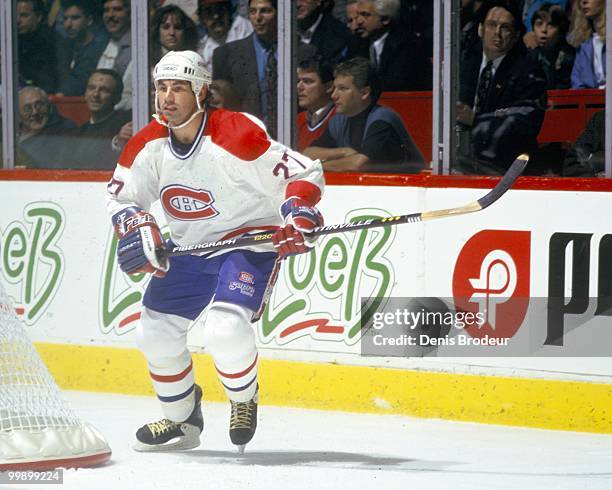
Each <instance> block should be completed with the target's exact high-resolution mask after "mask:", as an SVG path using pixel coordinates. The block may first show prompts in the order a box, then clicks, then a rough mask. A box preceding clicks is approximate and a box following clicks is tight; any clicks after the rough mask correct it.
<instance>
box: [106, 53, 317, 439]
mask: <svg viewBox="0 0 612 490" xmlns="http://www.w3.org/2000/svg"><path fill="white" fill-rule="evenodd" d="M153 78H154V83H155V108H156V114H155V121H152V122H151V123H150V124H149V125H147V126H146V127H145V128H144V129H142V130H141V131H139V132H138V133H136V134H135V135H134V136H133V137H132V138H131V139H130V141H129V142H128V143H127V145H126V146H125V148H124V150H123V152H122V154H121V156H120V157H119V162H118V164H117V168H116V170H115V172H114V174H113V177H112V179H111V181H110V182H109V184H108V209H109V212H110V214H111V216H112V221H113V225H114V227H115V230H116V233H117V235H118V238H119V243H118V246H117V257H118V262H119V265H120V267H121V269H122V270H123V271H124V272H126V273H128V274H136V273H143V272H149V273H152V275H153V277H152V278H151V281H150V282H149V285H148V287H147V291H146V293H145V295H144V298H143V308H142V314H141V321H140V328H139V336H138V344H139V347H140V349H141V350H142V352H143V353H144V355H145V357H146V359H147V363H148V368H149V373H150V376H151V380H152V383H153V387H154V389H155V392H156V393H157V397H158V399H159V401H160V402H161V407H162V411H163V413H164V416H165V418H164V419H162V420H160V421H159V422H153V423H149V424H146V425H144V426H143V427H141V428H140V429H139V430H138V431H137V433H136V438H137V445H136V446H135V449H136V450H139V451H155V450H168V449H190V448H194V447H197V446H198V445H199V444H200V433H201V432H202V428H203V420H202V412H201V408H200V400H201V398H202V390H201V388H200V387H199V386H198V385H196V384H195V379H194V372H193V365H192V361H191V355H190V353H189V351H188V350H187V345H186V343H187V332H188V330H189V327H190V324H191V322H192V321H194V320H195V319H196V318H198V317H199V316H200V314H201V313H202V311H203V310H204V308H206V307H207V313H206V317H205V320H203V321H202V323H203V335H204V342H205V345H206V348H207V350H208V352H209V353H210V354H211V355H212V357H213V360H214V364H215V367H216V371H217V374H218V377H219V380H220V382H221V383H222V385H223V388H224V389H225V392H226V394H227V396H228V398H229V399H230V402H231V416H230V430H229V432H230V439H231V441H232V443H234V444H236V445H237V446H238V447H239V449H241V450H243V449H244V445H245V444H246V443H248V442H249V441H250V440H251V438H252V437H253V435H254V433H255V428H256V425H257V403H258V383H257V348H256V346H255V335H254V332H253V330H252V327H251V323H252V322H254V321H256V320H257V318H258V315H259V314H261V311H262V310H263V306H265V297H266V294H267V293H268V292H269V289H270V288H271V287H272V286H273V280H271V278H273V277H275V274H274V271H275V270H276V269H277V267H278V265H279V263H280V262H279V259H283V258H285V257H286V256H288V255H293V254H297V253H303V252H307V251H308V250H309V249H310V248H311V247H312V246H313V243H311V242H310V241H309V240H308V239H307V236H306V235H307V234H308V233H310V232H312V231H313V230H314V228H315V227H317V226H321V225H322V217H321V215H320V213H319V212H318V210H317V209H316V207H315V205H316V204H317V202H318V201H319V199H320V196H321V193H322V190H323V186H324V182H323V171H322V168H321V165H320V162H318V161H312V160H310V159H308V158H306V157H304V156H302V155H300V154H298V153H296V152H294V151H292V150H290V149H289V148H287V147H285V146H283V145H281V144H280V143H278V142H276V141H273V140H271V139H269V137H268V134H267V133H266V130H265V128H264V127H263V124H262V123H261V122H260V121H259V120H257V119H256V118H254V117H252V116H249V115H247V114H244V113H238V112H231V111H227V110H223V109H216V110H214V109H211V108H209V107H208V106H207V103H206V99H207V95H208V90H209V84H210V81H211V80H210V74H209V72H208V71H207V70H206V68H205V66H204V61H203V59H202V57H201V56H200V55H199V54H197V53H195V52H193V51H179V52H176V51H171V52H169V53H168V54H166V55H165V56H164V57H163V58H162V59H161V60H160V62H159V63H158V64H157V65H156V67H155V70H154V72H153ZM157 200H159V201H160V202H161V208H162V210H163V214H164V218H165V221H166V222H167V224H168V228H169V232H170V239H169V242H168V243H169V246H170V247H171V246H172V245H179V246H182V245H192V244H198V243H201V242H203V241H213V242H217V241H221V240H226V239H229V238H230V237H231V238H236V237H240V236H242V235H245V234H248V233H253V232H254V231H256V230H268V231H274V233H273V239H272V241H273V244H274V247H272V246H270V245H268V244H264V245H257V246H251V247H248V248H235V249H231V250H223V251H218V252H216V253H212V254H210V253H209V254H204V255H202V254H200V255H185V256H179V257H170V258H167V257H165V256H164V254H163V252H164V250H165V249H166V247H165V244H164V239H163V238H162V234H161V232H160V229H159V226H158V225H157V223H156V220H155V218H154V217H153V215H152V214H151V213H150V212H149V209H150V207H151V204H152V203H153V202H155V201H157Z"/></svg>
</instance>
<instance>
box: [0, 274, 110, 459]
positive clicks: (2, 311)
mask: <svg viewBox="0 0 612 490" xmlns="http://www.w3.org/2000/svg"><path fill="white" fill-rule="evenodd" d="M110 455H111V450H110V448H109V447H108V444H107V442H106V440H105V439H104V437H103V436H102V435H101V434H100V433H99V432H98V431H97V430H96V429H95V428H94V427H92V426H91V425H89V424H86V423H84V422H83V421H82V420H81V419H80V418H78V417H77V416H76V414H75V413H74V412H73V411H72V410H71V409H70V408H69V406H68V405H67V403H66V402H65V401H64V399H63V397H62V394H61V391H60V389H59V387H58V386H57V384H56V383H55V380H54V379H53V378H52V377H51V374H50V373H49V371H48V370H47V368H46V366H45V365H44V364H43V362H42V359H41V358H40V356H39V355H38V352H36V349H35V348H34V345H33V344H32V342H31V341H30V339H29V337H28V335H27V333H26V331H25V329H24V328H23V326H22V325H21V322H20V321H19V319H18V318H17V315H16V314H15V311H14V308H13V304H12V302H11V300H10V298H9V296H8V294H7V293H6V291H5V290H4V288H3V286H2V284H1V283H0V471H5V470H11V469H33V470H45V469H50V468H56V467H58V466H62V467H68V468H73V467H84V466H92V465H98V464H102V463H104V462H106V461H108V459H109V458H110Z"/></svg>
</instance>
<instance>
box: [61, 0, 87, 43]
mask: <svg viewBox="0 0 612 490" xmlns="http://www.w3.org/2000/svg"><path fill="white" fill-rule="evenodd" d="M91 22H92V20H91V17H88V16H87V15H85V13H84V12H83V10H82V9H81V8H80V7H76V6H74V5H73V6H72V7H68V8H67V9H66V10H64V30H65V31H66V35H67V36H68V37H69V38H70V39H76V38H78V37H81V36H82V35H84V34H85V33H86V32H87V28H88V27H89V26H90V25H91Z"/></svg>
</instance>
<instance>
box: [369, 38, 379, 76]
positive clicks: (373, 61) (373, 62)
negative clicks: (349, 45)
mask: <svg viewBox="0 0 612 490" xmlns="http://www.w3.org/2000/svg"><path fill="white" fill-rule="evenodd" d="M370 64H371V65H372V68H374V70H375V71H378V56H376V48H375V47H374V45H373V44H372V45H371V46H370Z"/></svg>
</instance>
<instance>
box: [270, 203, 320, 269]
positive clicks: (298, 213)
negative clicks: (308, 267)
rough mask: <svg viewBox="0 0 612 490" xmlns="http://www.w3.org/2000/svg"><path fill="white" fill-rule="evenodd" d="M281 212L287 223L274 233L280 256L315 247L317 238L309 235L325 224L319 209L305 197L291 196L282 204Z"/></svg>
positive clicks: (273, 236) (275, 244)
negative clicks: (311, 204)
mask: <svg viewBox="0 0 612 490" xmlns="http://www.w3.org/2000/svg"><path fill="white" fill-rule="evenodd" d="M280 213H281V216H282V217H283V220H284V221H285V224H284V225H283V226H281V227H280V228H279V229H278V230H276V232H275V233H274V235H272V243H273V244H274V248H276V252H277V253H278V255H279V256H280V258H281V259H284V258H285V257H288V256H290V255H296V254H301V253H304V252H308V251H309V250H310V249H311V248H312V247H314V244H315V242H316V240H317V239H316V238H312V237H309V235H310V234H311V233H312V232H313V231H314V230H315V228H318V227H320V226H323V216H321V213H320V212H319V210H318V209H317V208H315V207H313V206H310V204H308V202H306V201H305V200H304V199H300V198H298V197H290V198H289V199H287V200H286V201H285V202H284V203H283V204H282V205H281V208H280Z"/></svg>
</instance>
